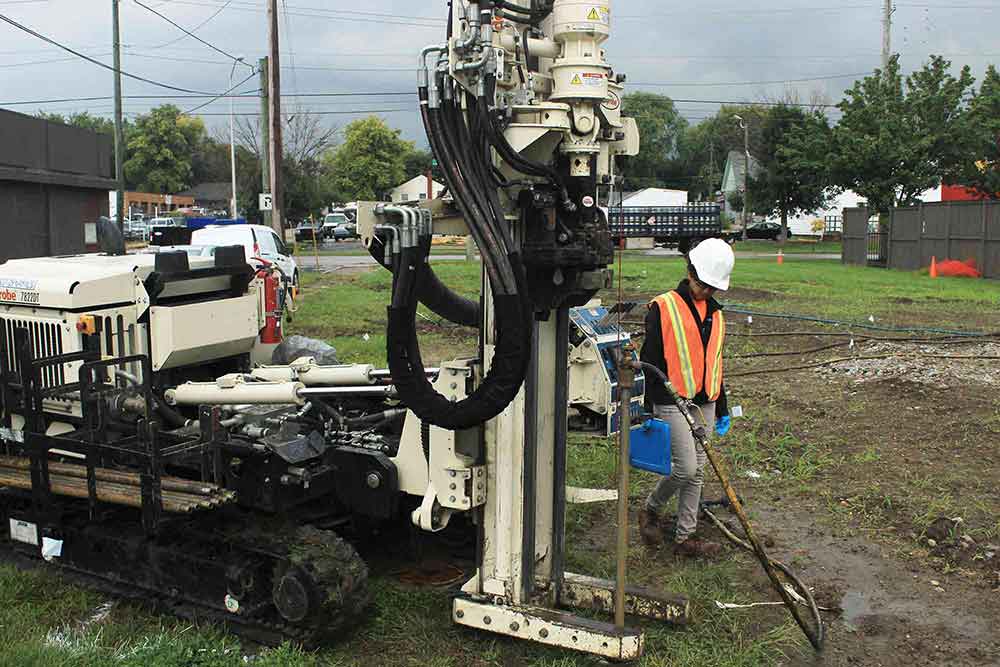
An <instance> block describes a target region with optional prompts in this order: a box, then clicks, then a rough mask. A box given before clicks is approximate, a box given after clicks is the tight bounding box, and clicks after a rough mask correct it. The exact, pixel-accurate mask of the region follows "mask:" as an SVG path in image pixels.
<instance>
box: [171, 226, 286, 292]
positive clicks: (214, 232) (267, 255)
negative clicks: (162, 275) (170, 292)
mask: <svg viewBox="0 0 1000 667" xmlns="http://www.w3.org/2000/svg"><path fill="white" fill-rule="evenodd" d="M227 245H241V246H243V248H244V249H245V250H246V256H247V262H248V263H249V264H251V265H257V264H259V263H260V262H259V261H256V262H255V261H254V260H260V259H263V260H267V261H268V262H273V263H274V264H277V266H278V268H279V269H281V272H282V273H284V274H285V279H286V281H287V284H288V286H289V287H298V285H299V268H298V266H297V265H296V264H295V258H294V257H293V256H292V252H291V250H289V249H288V246H286V245H285V242H284V241H282V240H281V239H280V238H279V237H278V235H277V234H275V233H274V230H272V229H271V228H270V227H265V226H264V225H209V226H208V227H205V228H204V229H198V230H196V231H195V232H194V233H193V234H192V235H191V246H194V247H201V248H206V247H207V248H212V249H214V248H217V247H219V246H227ZM185 250H187V249H185ZM191 252H193V251H191V250H188V253H189V254H190V253H191ZM200 252H201V253H202V254H206V253H207V254H213V253H214V250H202V251H200Z"/></svg>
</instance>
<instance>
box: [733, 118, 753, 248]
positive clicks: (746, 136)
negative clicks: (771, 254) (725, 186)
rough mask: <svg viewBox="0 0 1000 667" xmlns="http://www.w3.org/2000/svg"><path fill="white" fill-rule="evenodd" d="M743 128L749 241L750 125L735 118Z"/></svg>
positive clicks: (744, 214) (744, 195) (744, 236)
mask: <svg viewBox="0 0 1000 667" xmlns="http://www.w3.org/2000/svg"><path fill="white" fill-rule="evenodd" d="M733 118H735V119H736V120H738V121H740V127H741V128H743V240H744V241H746V240H747V215H748V204H749V203H750V125H749V124H748V123H747V122H746V121H745V120H743V117H742V116H733Z"/></svg>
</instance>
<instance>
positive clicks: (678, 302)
mask: <svg viewBox="0 0 1000 667" xmlns="http://www.w3.org/2000/svg"><path fill="white" fill-rule="evenodd" d="M654 303H656V304H657V305H658V306H659V309H660V332H661V334H662V336H663V357H664V361H666V363H667V375H668V376H669V378H670V384H672V385H673V386H674V388H675V389H676V390H677V393H679V394H680V395H681V396H683V397H684V398H694V397H695V396H697V395H698V393H699V392H701V390H702V389H705V393H706V394H707V395H708V399H709V400H710V401H714V400H716V399H717V398H718V397H719V394H720V393H721V391H722V348H723V344H724V342H725V336H726V324H725V320H724V319H723V317H722V312H721V311H716V312H715V314H714V315H713V318H712V333H711V335H710V336H709V340H708V346H707V349H706V346H705V345H704V344H703V343H702V341H701V332H700V331H699V330H698V322H697V321H696V320H695V317H694V314H693V313H692V312H691V309H690V308H689V307H688V305H687V303H686V302H685V301H684V298H683V297H682V296H681V295H680V294H678V293H677V292H676V291H671V292H667V293H666V294H661V295H660V296H658V297H656V299H654ZM706 382H707V386H706Z"/></svg>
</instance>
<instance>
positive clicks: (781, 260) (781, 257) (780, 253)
mask: <svg viewBox="0 0 1000 667" xmlns="http://www.w3.org/2000/svg"><path fill="white" fill-rule="evenodd" d="M784 263H785V253H784V252H783V251H781V250H779V251H778V264H784Z"/></svg>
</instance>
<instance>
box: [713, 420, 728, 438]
mask: <svg viewBox="0 0 1000 667" xmlns="http://www.w3.org/2000/svg"><path fill="white" fill-rule="evenodd" d="M730 426H732V419H730V418H729V415H726V416H725V417H719V418H718V419H716V420H715V432H716V433H717V434H718V435H719V437H720V438H721V437H722V436H724V435H725V434H727V433H729V427H730Z"/></svg>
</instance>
